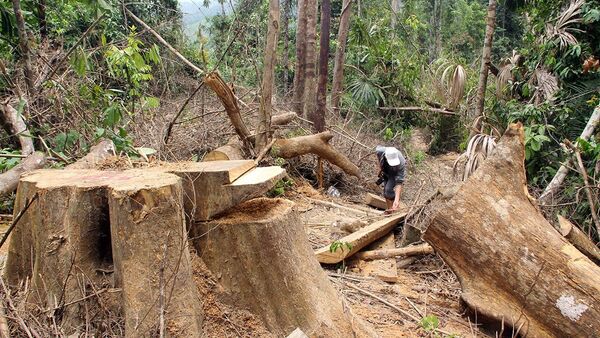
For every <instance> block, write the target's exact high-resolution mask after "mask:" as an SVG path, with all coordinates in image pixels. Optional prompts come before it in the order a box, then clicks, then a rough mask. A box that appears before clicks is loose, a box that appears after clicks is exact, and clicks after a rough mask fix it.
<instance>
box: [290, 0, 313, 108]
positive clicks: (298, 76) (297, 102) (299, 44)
mask: <svg viewBox="0 0 600 338" xmlns="http://www.w3.org/2000/svg"><path fill="white" fill-rule="evenodd" d="M307 1H310V0H298V16H297V17H298V18H297V19H296V22H297V27H296V67H295V72H294V98H293V104H294V110H295V111H296V113H298V115H304V85H305V83H306V8H307V7H306V5H307Z"/></svg>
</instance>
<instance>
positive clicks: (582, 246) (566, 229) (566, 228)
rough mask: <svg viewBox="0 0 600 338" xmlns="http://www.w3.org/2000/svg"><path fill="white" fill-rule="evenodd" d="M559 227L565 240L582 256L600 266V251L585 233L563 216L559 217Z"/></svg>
mask: <svg viewBox="0 0 600 338" xmlns="http://www.w3.org/2000/svg"><path fill="white" fill-rule="evenodd" d="M558 225H559V232H560V234H561V235H563V237H564V238H566V239H567V240H568V241H569V242H571V244H573V245H574V246H575V247H576V248H577V249H578V250H579V251H581V253H582V254H584V255H586V256H587V257H588V258H589V259H591V260H593V261H594V262H596V264H600V249H598V247H597V246H596V245H595V244H594V242H592V240H590V238H589V237H588V236H587V235H586V234H584V233H583V231H581V230H579V228H578V227H577V226H575V225H574V224H573V223H571V222H570V221H569V220H568V219H566V218H564V217H563V216H561V215H558Z"/></svg>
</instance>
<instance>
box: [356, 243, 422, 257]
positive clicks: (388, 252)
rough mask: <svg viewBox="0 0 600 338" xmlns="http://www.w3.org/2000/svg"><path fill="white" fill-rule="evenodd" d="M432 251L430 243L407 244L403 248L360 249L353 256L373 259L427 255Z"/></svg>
mask: <svg viewBox="0 0 600 338" xmlns="http://www.w3.org/2000/svg"><path fill="white" fill-rule="evenodd" d="M431 253H433V248H432V247H431V245H429V244H427V243H425V244H419V245H412V246H407V247H405V248H394V249H383V250H372V251H362V252H359V253H357V254H356V255H354V257H356V258H359V259H363V260H374V259H385V258H390V257H397V256H407V257H408V256H418V255H427V254H431Z"/></svg>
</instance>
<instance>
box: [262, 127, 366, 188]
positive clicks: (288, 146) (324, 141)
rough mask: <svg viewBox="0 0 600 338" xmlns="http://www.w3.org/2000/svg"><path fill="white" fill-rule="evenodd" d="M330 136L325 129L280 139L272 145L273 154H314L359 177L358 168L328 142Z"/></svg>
mask: <svg viewBox="0 0 600 338" xmlns="http://www.w3.org/2000/svg"><path fill="white" fill-rule="evenodd" d="M332 138H333V134H332V133H331V132H329V131H325V132H322V133H318V134H314V135H307V136H298V137H293V138H290V139H280V140H277V142H275V145H273V148H272V151H273V156H276V157H282V158H292V157H297V156H300V155H306V154H315V155H317V156H319V157H321V158H323V159H325V160H327V161H328V162H329V163H331V164H333V165H336V166H338V167H340V168H341V169H342V170H343V171H344V172H345V173H346V174H348V175H352V176H356V177H359V178H360V177H361V175H360V169H359V168H358V167H357V166H356V165H355V164H354V163H352V162H351V161H350V160H349V159H348V158H346V156H344V155H343V154H342V153H340V152H338V151H337V150H335V148H333V147H332V146H331V145H330V144H329V141H330V140H331V139H332Z"/></svg>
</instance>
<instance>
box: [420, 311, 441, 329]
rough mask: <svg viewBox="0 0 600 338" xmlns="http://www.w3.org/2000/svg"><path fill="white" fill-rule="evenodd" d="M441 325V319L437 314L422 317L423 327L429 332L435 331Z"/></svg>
mask: <svg viewBox="0 0 600 338" xmlns="http://www.w3.org/2000/svg"><path fill="white" fill-rule="evenodd" d="M439 325H440V320H439V319H438V317H437V316H435V315H429V316H425V317H423V318H422V319H421V327H422V328H423V330H425V331H427V332H433V331H435V330H436V329H437V328H438V327H439Z"/></svg>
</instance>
